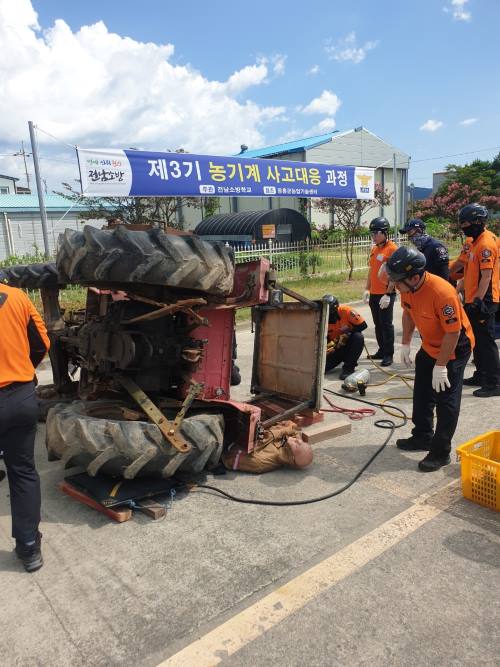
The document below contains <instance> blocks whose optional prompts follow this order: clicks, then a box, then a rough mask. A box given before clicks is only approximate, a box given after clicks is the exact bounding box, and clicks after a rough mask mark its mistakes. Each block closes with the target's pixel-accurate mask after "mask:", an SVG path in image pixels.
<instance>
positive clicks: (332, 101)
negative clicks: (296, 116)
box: [300, 90, 342, 116]
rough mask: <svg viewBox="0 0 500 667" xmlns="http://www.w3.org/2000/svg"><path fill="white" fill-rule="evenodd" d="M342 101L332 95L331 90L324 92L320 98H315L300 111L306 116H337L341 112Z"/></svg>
mask: <svg viewBox="0 0 500 667" xmlns="http://www.w3.org/2000/svg"><path fill="white" fill-rule="evenodd" d="M341 104H342V101H341V100H340V99H339V97H337V95H335V93H332V92H331V90H324V91H323V92H322V93H321V95H320V96H319V97H315V98H314V99H313V100H311V101H310V102H309V104H307V105H306V106H305V107H302V108H301V109H300V111H302V113H305V114H313V113H319V114H325V115H327V116H335V114H336V113H337V111H338V110H339V108H340V106H341Z"/></svg>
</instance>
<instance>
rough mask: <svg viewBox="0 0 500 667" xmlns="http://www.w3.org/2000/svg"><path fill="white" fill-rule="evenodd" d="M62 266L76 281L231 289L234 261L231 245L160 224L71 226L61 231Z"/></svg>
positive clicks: (63, 273) (59, 262)
mask: <svg viewBox="0 0 500 667" xmlns="http://www.w3.org/2000/svg"><path fill="white" fill-rule="evenodd" d="M57 268H58V270H59V272H60V274H61V276H63V277H64V278H65V279H67V280H68V282H72V283H84V284H85V283H86V284H99V283H108V284H109V283H124V284H126V283H128V284H133V283H142V284H149V285H164V286H166V287H175V288H179V289H189V290H198V291H202V292H206V293H208V294H215V295H221V296H224V295H227V294H229V293H230V292H231V290H232V287H233V278H234V266H233V262H232V257H231V254H230V251H229V250H228V248H226V247H225V246H224V245H223V244H222V243H209V242H207V241H203V240H202V239H200V238H198V237H196V236H177V235H175V234H165V232H163V231H162V230H161V229H157V228H153V229H149V230H144V231H143V230H140V231H137V230H130V229H127V227H126V225H119V226H117V227H116V228H115V229H112V230H108V229H96V228H95V227H91V226H89V225H87V226H86V227H84V229H83V231H82V232H77V231H74V230H71V229H66V230H65V231H64V233H63V234H61V235H60V236H59V250H58V253H57Z"/></svg>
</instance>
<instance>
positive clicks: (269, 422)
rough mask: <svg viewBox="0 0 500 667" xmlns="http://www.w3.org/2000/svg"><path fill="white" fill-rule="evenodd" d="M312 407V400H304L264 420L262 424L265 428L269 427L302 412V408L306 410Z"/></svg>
mask: <svg viewBox="0 0 500 667" xmlns="http://www.w3.org/2000/svg"><path fill="white" fill-rule="evenodd" d="M310 407H311V401H304V402H303V403H297V405H294V406H293V407H291V408H289V409H288V410H285V411H284V412H280V413H279V414H277V415H274V417H270V418H269V419H266V420H264V421H263V422H262V426H263V428H265V429H267V428H269V427H270V426H272V425H273V424H277V423H278V422H280V421H283V420H284V419H286V418H287V417H292V416H293V415H296V414H297V413H299V412H302V410H305V409H306V408H310Z"/></svg>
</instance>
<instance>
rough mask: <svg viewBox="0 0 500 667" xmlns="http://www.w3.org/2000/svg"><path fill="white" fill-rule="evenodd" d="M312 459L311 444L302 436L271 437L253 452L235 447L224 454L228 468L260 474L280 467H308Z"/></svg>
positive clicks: (223, 459)
mask: <svg viewBox="0 0 500 667" xmlns="http://www.w3.org/2000/svg"><path fill="white" fill-rule="evenodd" d="M312 460H313V452H312V448H311V445H310V444H309V443H308V442H305V441H304V440H302V438H301V437H300V436H286V437H284V438H279V439H276V438H269V439H268V441H266V442H265V443H263V444H262V445H259V446H257V447H256V448H255V449H254V450H253V451H252V452H246V451H243V450H241V449H238V448H236V447H233V448H231V449H229V450H228V451H227V452H224V454H223V455H222V462H223V464H224V467H225V468H226V469H227V470H237V471H239V472H253V473H255V474H258V475H260V474H261V473H264V472H271V471H272V470H277V469H278V468H295V469H297V470H298V469H301V468H306V467H307V466H308V465H310V464H311V462H312Z"/></svg>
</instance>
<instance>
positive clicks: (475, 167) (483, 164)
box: [437, 154, 500, 197]
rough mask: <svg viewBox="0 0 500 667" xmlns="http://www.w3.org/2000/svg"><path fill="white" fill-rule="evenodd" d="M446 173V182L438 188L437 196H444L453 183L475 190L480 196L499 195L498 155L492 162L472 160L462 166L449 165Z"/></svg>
mask: <svg viewBox="0 0 500 667" xmlns="http://www.w3.org/2000/svg"><path fill="white" fill-rule="evenodd" d="M446 171H447V175H446V180H445V181H444V183H442V184H441V186H440V187H439V190H438V192H437V194H438V195H445V194H446V193H447V191H448V188H449V187H450V186H451V185H452V184H453V183H459V184H460V185H462V186H468V187H470V188H472V189H473V190H477V191H478V192H479V195H480V196H485V197H486V196H490V195H495V194H496V195H499V194H500V154H499V155H497V157H496V158H495V159H494V160H493V161H492V162H490V161H489V160H474V161H473V162H471V163H470V164H464V165H463V166H460V165H456V164H449V165H448V166H447V167H446Z"/></svg>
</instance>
